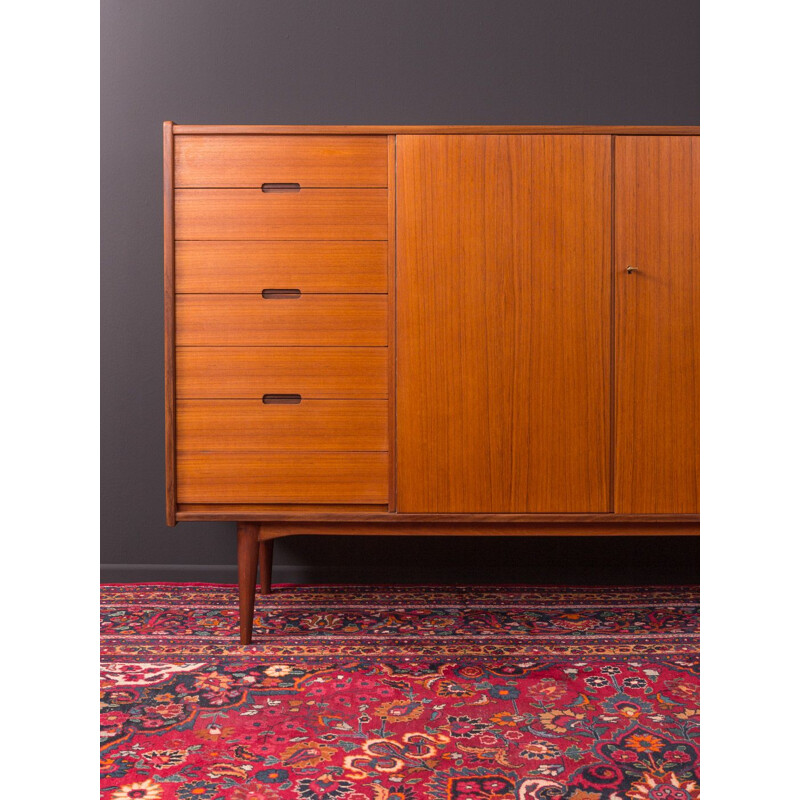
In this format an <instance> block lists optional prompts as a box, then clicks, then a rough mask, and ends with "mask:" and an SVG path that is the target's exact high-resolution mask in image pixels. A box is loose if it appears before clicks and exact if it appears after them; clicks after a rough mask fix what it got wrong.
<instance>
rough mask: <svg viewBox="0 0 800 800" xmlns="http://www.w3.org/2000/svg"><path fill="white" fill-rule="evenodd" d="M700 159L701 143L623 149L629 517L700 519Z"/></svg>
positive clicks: (623, 493)
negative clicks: (679, 515)
mask: <svg viewBox="0 0 800 800" xmlns="http://www.w3.org/2000/svg"><path fill="white" fill-rule="evenodd" d="M699 149H700V147H699V139H698V138H697V137H687V138H674V137H664V136H656V137H636V138H634V137H624V136H623V137H617V140H616V170H615V171H616V182H615V207H616V208H615V259H614V269H615V283H616V299H615V310H616V321H615V335H616V366H615V376H616V391H615V398H616V424H615V439H616V443H615V445H616V446H615V472H614V474H615V490H614V508H615V510H616V511H618V512H620V513H659V512H673V513H677V512H686V513H695V512H697V511H699V446H700V440H699V418H700V417H699V412H700V408H699V402H700V395H699V368H698V367H699V355H700V353H699V340H700V337H699V321H700V319H699V317H700V306H699V289H700V279H699V264H700V247H699V245H700V231H699V224H700V214H699ZM629 266H630V267H634V268H636V269H637V270H638V271H636V272H631V273H630V274H629V273H628V272H627V267H629Z"/></svg>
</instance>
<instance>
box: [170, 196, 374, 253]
mask: <svg viewBox="0 0 800 800" xmlns="http://www.w3.org/2000/svg"><path fill="white" fill-rule="evenodd" d="M386 209H387V198H386V189H302V190H301V191H299V192H274V193H273V192H262V191H261V190H260V189H176V190H175V238H176V239H268V240H275V239H326V240H332V241H339V240H345V239H377V240H386V238H387V233H388V232H387V213H386Z"/></svg>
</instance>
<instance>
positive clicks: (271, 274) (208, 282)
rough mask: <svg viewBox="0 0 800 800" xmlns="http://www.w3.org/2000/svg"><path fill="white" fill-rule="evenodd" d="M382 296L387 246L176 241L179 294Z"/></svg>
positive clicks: (347, 243)
mask: <svg viewBox="0 0 800 800" xmlns="http://www.w3.org/2000/svg"><path fill="white" fill-rule="evenodd" d="M263 289H299V290H300V291H301V292H363V293H369V292H373V293H384V292H386V290H387V248H386V242H178V243H177V246H176V248H175V290H176V291H177V292H179V293H186V292H196V293H199V294H221V293H230V294H236V293H255V292H261V291H262V290H263Z"/></svg>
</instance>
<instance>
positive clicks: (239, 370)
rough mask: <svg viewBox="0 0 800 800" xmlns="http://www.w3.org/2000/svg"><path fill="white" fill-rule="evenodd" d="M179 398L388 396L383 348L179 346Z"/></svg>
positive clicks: (387, 367) (373, 397)
mask: <svg viewBox="0 0 800 800" xmlns="http://www.w3.org/2000/svg"><path fill="white" fill-rule="evenodd" d="M176 369H177V383H176V386H177V393H178V397H179V398H229V399H247V398H253V399H260V398H261V396H262V395H264V394H266V393H268V392H287V393H288V392H297V393H299V394H301V395H303V396H304V397H309V398H316V399H324V398H362V399H375V398H385V397H388V380H389V379H388V370H389V365H388V363H387V351H386V348H385V347H179V348H178V349H177V352H176Z"/></svg>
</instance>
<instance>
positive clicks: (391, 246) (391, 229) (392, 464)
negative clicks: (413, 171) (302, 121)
mask: <svg viewBox="0 0 800 800" xmlns="http://www.w3.org/2000/svg"><path fill="white" fill-rule="evenodd" d="M386 141H387V159H388V162H389V187H388V189H389V190H388V196H389V209H388V211H389V214H388V236H389V239H388V242H387V250H388V256H389V265H390V271H389V285H388V291H389V296H388V298H387V300H388V308H387V310H388V316H389V320H388V322H389V325H388V342H387V349H388V356H389V364H390V365H391V368H390V369H389V406H388V415H387V420H386V424H387V429H388V430H387V434H388V437H389V456H390V457H389V511H394V510H395V509H396V508H397V492H396V487H397V474H396V466H397V459H396V458H395V442H396V432H397V424H396V408H395V397H396V394H397V393H396V392H395V378H396V369H395V364H396V360H397V343H396V338H397V336H396V334H397V325H396V316H397V315H396V285H395V284H396V280H395V279H396V274H395V272H396V270H395V261H396V256H397V254H396V237H395V227H396V226H395V217H396V201H397V190H396V170H395V162H396V142H395V137H394V136H387V137H386Z"/></svg>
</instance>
